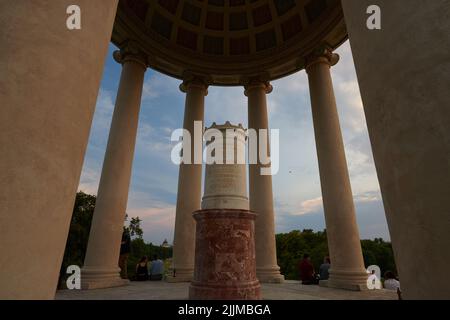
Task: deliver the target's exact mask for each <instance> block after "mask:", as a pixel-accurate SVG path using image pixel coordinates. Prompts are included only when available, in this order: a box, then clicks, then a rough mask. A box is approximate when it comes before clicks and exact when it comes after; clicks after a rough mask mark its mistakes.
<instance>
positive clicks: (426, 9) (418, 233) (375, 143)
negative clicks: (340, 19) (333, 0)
mask: <svg viewBox="0 0 450 320" xmlns="http://www.w3.org/2000/svg"><path fill="white" fill-rule="evenodd" d="M373 2H376V4H377V5H378V6H379V8H380V9H381V30H369V29H368V28H366V27H365V26H366V19H367V18H368V16H369V15H364V14H361V13H364V12H366V10H367V8H368V7H369V6H370V5H373V4H374V3H373ZM342 7H343V9H344V14H345V22H346V26H347V30H348V32H349V38H350V44H351V46H352V52H353V57H354V61H355V67H356V72H357V74H358V82H359V87H360V90H361V97H362V100H363V103H364V112H365V116H366V120H367V128H368V130H369V135H370V140H371V144H372V150H373V156H374V160H375V165H376V169H377V174H378V179H379V181H380V188H381V193H382V195H383V203H384V208H385V211H386V218H387V222H388V225H389V231H390V235H391V240H392V246H393V248H394V253H395V262H396V265H397V269H398V272H399V277H400V282H401V286H402V291H403V297H404V298H406V299H450V289H449V288H450V277H448V276H446V275H447V274H448V265H449V263H450V250H449V244H450V232H449V230H450V126H449V123H450V108H449V106H450V90H449V83H450V59H449V52H450V37H449V30H450V19H449V12H450V2H449V1H448V0H433V1H420V0H409V1H390V0H379V1H370V0H343V1H342ZM419 8H420V9H419ZM400 21H401V23H400Z"/></svg>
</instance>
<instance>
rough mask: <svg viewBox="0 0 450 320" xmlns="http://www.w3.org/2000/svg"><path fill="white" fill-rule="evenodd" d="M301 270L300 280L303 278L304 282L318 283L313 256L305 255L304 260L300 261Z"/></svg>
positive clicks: (306, 283)
mask: <svg viewBox="0 0 450 320" xmlns="http://www.w3.org/2000/svg"><path fill="white" fill-rule="evenodd" d="M299 271H300V280H302V284H304V285H311V284H317V283H318V280H317V279H316V274H315V271H314V266H313V264H312V263H311V258H310V257H309V254H304V255H303V260H302V261H300V264H299Z"/></svg>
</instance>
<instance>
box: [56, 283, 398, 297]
mask: <svg viewBox="0 0 450 320" xmlns="http://www.w3.org/2000/svg"><path fill="white" fill-rule="evenodd" d="M188 288H189V283H167V282H165V281H159V282H153V281H147V282H130V285H128V286H125V287H118V288H110V289H98V290H90V291H79V290H61V291H58V292H57V293H56V299H57V300H186V299H187V298H188ZM262 295H263V298H264V299H266V300H396V299H397V294H396V293H395V292H392V291H387V290H376V291H364V292H353V291H346V290H337V289H331V288H323V287H319V286H303V285H301V284H300V283H299V282H297V281H286V282H285V283H283V284H263V285H262Z"/></svg>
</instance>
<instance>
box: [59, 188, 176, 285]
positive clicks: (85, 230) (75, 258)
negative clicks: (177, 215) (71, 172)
mask: <svg viewBox="0 0 450 320" xmlns="http://www.w3.org/2000/svg"><path fill="white" fill-rule="evenodd" d="M95 201H96V197H95V196H93V195H88V194H85V193H83V192H78V193H77V195H76V198H75V205H74V208H73V214H72V220H71V222H70V229H69V235H68V238H67V243H66V248H65V252H64V258H63V262H62V264H61V270H60V277H59V286H58V287H59V288H61V289H62V288H65V281H66V279H67V276H68V275H67V274H66V270H67V267H68V266H70V265H77V266H83V264H84V257H85V254H86V249H87V244H88V240H89V231H90V229H91V222H92V217H93V214H94V209H95ZM127 218H128V215H126V218H125V222H126V221H127ZM141 222H142V220H141V219H140V218H139V217H132V218H131V220H130V222H129V224H128V226H124V230H125V231H127V232H129V233H130V236H131V237H134V239H132V240H131V253H130V255H129V257H128V275H129V277H130V278H133V277H134V274H135V267H136V264H137V263H138V261H139V259H140V258H141V257H142V256H147V257H149V258H151V257H153V255H155V254H156V255H158V257H159V258H160V259H168V258H170V257H172V248H163V247H160V246H154V245H153V244H151V243H145V242H144V240H143V235H144V232H143V230H142V228H141Z"/></svg>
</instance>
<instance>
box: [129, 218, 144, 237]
mask: <svg viewBox="0 0 450 320" xmlns="http://www.w3.org/2000/svg"><path fill="white" fill-rule="evenodd" d="M141 222H142V220H141V219H140V218H139V217H135V218H131V221H130V224H129V226H128V229H129V231H130V236H132V237H136V238H138V239H142V237H143V236H144V231H143V230H142V228H141Z"/></svg>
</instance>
